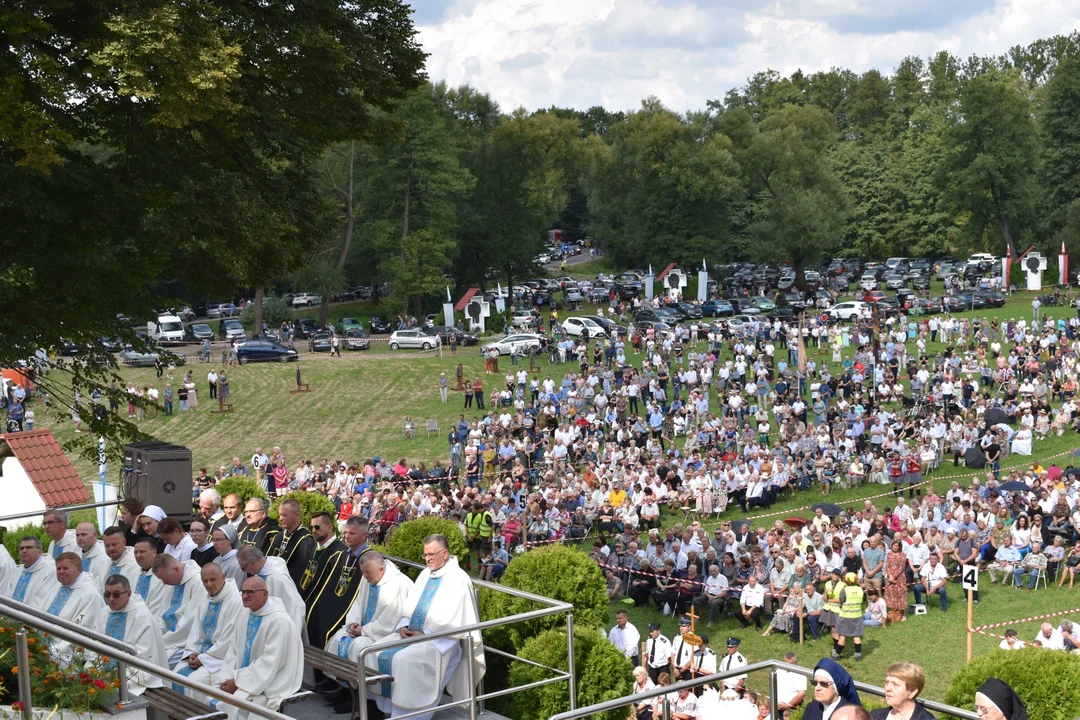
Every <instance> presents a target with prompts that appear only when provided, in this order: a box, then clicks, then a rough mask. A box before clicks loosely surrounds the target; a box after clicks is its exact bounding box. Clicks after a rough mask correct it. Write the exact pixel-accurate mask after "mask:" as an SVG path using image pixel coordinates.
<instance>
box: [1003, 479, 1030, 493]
mask: <svg viewBox="0 0 1080 720" xmlns="http://www.w3.org/2000/svg"><path fill="white" fill-rule="evenodd" d="M998 490H1001V491H1003V492H1030V491H1031V488H1029V487H1028V486H1027V483H1026V482H1024V481H1022V480H1010V481H1009V482H1007V483H1002V484H1001V485H998Z"/></svg>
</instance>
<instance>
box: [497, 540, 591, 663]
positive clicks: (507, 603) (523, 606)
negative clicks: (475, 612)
mask: <svg viewBox="0 0 1080 720" xmlns="http://www.w3.org/2000/svg"><path fill="white" fill-rule="evenodd" d="M502 584H503V585H506V586H507V587H512V588H514V589H516V590H524V591H526V592H531V593H534V594H536V595H543V596H544V597H549V598H552V599H554V600H561V601H562V602H567V603H570V604H571V605H573V606H574V620H575V622H577V623H579V624H581V625H583V626H585V627H602V626H603V625H604V623H605V622H606V621H607V613H608V599H607V594H606V592H605V589H606V584H605V582H604V574H603V573H602V572H600V568H599V567H597V566H596V563H594V562H593V561H592V560H590V559H589V557H588V556H587V555H586V554H585V553H583V552H581V551H580V550H575V549H573V548H569V547H566V546H564V545H548V546H547V547H539V548H536V549H535V550H530V551H529V552H527V553H524V554H522V555H518V556H517V557H515V558H514V559H513V560H511V561H510V565H508V566H507V568H506V573H505V574H504V575H503V579H502ZM485 595H486V594H485ZM535 609H537V605H536V603H534V602H531V601H529V600H525V599H522V598H516V597H512V596H510V595H504V594H502V593H491V595H490V597H482V600H481V613H482V614H484V615H488V614H490V616H491V617H493V618H494V617H507V616H508V615H516V614H518V613H523V612H528V611H529V610H535ZM565 623H566V618H565V617H564V616H562V615H549V616H548V617H542V618H538V619H536V620H528V621H525V622H518V623H514V624H513V625H511V626H510V627H509V628H508V633H509V640H510V643H511V644H512V645H513V646H514V647H515V648H517V649H519V650H520V649H521V647H522V646H523V645H524V643H525V641H526V640H528V639H529V638H531V637H533V636H534V635H537V634H539V633H541V632H543V631H544V630H548V629H551V628H554V627H558V626H561V625H564V624H565Z"/></svg>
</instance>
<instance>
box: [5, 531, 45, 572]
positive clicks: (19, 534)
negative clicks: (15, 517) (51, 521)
mask: <svg viewBox="0 0 1080 720" xmlns="http://www.w3.org/2000/svg"><path fill="white" fill-rule="evenodd" d="M27 535H33V536H34V537H36V538H37V539H39V540H41V550H42V552H44V551H45V550H48V549H49V540H50V539H51V538H50V537H49V535H48V533H46V532H45V528H43V527H42V526H41V525H20V526H19V527H17V528H15V529H14V530H7V531H6V532H4V547H5V548H7V551H8V552H9V553H10V554H11V557H12V559H14V560H15V564H16V565H18V564H19V540H21V539H22V538H24V537H26V536H27Z"/></svg>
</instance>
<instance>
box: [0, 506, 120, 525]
mask: <svg viewBox="0 0 1080 720" xmlns="http://www.w3.org/2000/svg"><path fill="white" fill-rule="evenodd" d="M122 502H124V501H123V500H106V501H104V502H95V503H83V504H81V505H66V506H62V507H55V508H42V509H41V510H34V511H32V512H24V513H17V514H15V515H0V523H4V522H7V521H8V520H27V519H29V518H36V517H41V516H42V515H44V514H45V513H47V512H49V511H50V510H61V511H63V512H65V513H69V512H71V511H73V510H94V509H95V508H100V507H110V506H113V505H119V504H120V503H122ZM104 530H105V528H101V531H104ZM99 532H100V531H99Z"/></svg>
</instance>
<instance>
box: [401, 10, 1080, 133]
mask: <svg viewBox="0 0 1080 720" xmlns="http://www.w3.org/2000/svg"><path fill="white" fill-rule="evenodd" d="M433 1H434V0H433ZM422 4H423V3H422V1H421V2H417V5H418V6H422ZM418 17H438V19H437V20H433V21H431V22H429V24H421V25H420V28H419V29H420V42H421V43H422V44H423V45H424V48H425V50H427V52H429V53H430V54H431V56H430V57H429V59H428V65H427V71H428V75H429V76H430V77H431V79H432V80H445V81H446V82H448V83H450V84H452V85H458V84H469V85H472V86H474V87H476V88H477V89H479V90H481V91H483V92H487V93H489V94H490V95H491V96H492V97H494V98H495V99H496V100H497V101H498V102H499V104H500V105H501V106H502V108H503V110H506V111H509V110H511V109H513V108H515V107H517V106H519V105H523V106H525V107H526V108H529V109H537V108H542V107H548V106H550V105H559V106H569V107H575V108H580V109H586V108H588V107H591V106H593V105H603V106H604V107H606V108H608V109H612V110H615V109H622V110H632V109H634V108H637V107H638V106H639V104H640V101H641V99H642V98H645V97H647V96H649V95H656V96H657V97H659V98H660V99H661V100H662V101H663V102H664V103H665V104H666V105H668V106H669V107H671V108H673V109H675V110H690V109H697V108H702V107H704V106H705V102H706V100H709V99H714V98H722V97H723V96H724V94H725V93H726V92H727V91H728V90H729V89H731V88H733V87H737V86H740V85H742V84H743V83H744V82H745V81H746V79H747V78H748V77H749V76H751V75H753V74H754V73H755V72H758V71H759V70H765V69H766V68H772V69H774V70H777V71H779V72H780V73H782V74H785V75H786V74H788V73H790V72H792V71H794V70H796V69H799V68H802V69H803V71H805V72H808V73H811V72H816V71H818V70H828V69H829V68H831V67H843V68H847V69H850V70H853V71H855V72H859V73H861V72H865V71H866V70H869V69H871V68H877V69H878V70H881V71H882V72H885V73H889V72H891V71H892V70H893V68H895V67H896V65H897V64H898V63H899V61H900V60H901V59H903V58H904V57H905V56H907V55H920V56H923V57H928V56H930V55H932V54H933V53H935V52H937V51H938V50H942V49H946V50H949V51H951V52H953V53H955V54H957V55H959V56H961V57H967V56H968V55H972V54H978V55H988V54H993V55H997V54H1003V53H1005V52H1007V51H1008V49H1009V48H1010V47H1012V46H1014V45H1026V44H1028V43H1030V42H1032V41H1034V40H1037V39H1039V38H1042V37H1049V36H1051V35H1056V34H1065V33H1069V32H1072V31H1073V30H1074V29H1076V28H1077V26H1078V25H1080V3H1077V2H1076V0H945V2H942V1H941V0H907V1H906V2H904V3H899V2H896V0H770V1H769V2H766V3H761V2H754V1H753V0H695V1H690V0H687V1H682V2H680V1H678V0H666V1H663V0H661V1H659V2H658V1H657V0H458V2H457V3H456V4H452V5H450V6H448V7H446V8H444V9H442V10H441V13H428V14H425V13H423V12H421V13H420V14H419V15H418Z"/></svg>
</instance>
